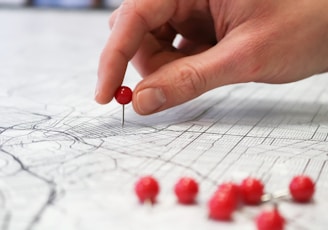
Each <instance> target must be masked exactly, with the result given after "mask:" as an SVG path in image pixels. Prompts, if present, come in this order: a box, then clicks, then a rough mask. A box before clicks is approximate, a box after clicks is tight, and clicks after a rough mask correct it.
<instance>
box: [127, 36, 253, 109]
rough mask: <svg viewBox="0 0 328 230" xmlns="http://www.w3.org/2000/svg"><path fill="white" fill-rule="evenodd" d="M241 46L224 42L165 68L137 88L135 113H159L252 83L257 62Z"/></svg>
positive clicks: (235, 42) (234, 42) (238, 43)
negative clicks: (230, 86) (219, 90)
mask: <svg viewBox="0 0 328 230" xmlns="http://www.w3.org/2000/svg"><path fill="white" fill-rule="evenodd" d="M241 44H242V43H241V42H239V41H236V40H235V41H228V42H224V41H221V42H220V43H218V44H217V45H216V46H214V47H212V48H211V49H209V50H207V51H205V52H202V53H199V54H197V55H193V56H188V57H184V58H180V59H177V60H175V61H172V62H170V63H168V64H165V65H163V66H162V67H160V68H159V69H157V70H156V71H155V72H153V73H152V74H150V75H149V76H147V77H145V78H144V80H142V81H141V82H140V83H139V84H138V85H137V87H136V88H135V90H134V95H133V107H134V110H135V111H136V112H137V113H139V114H142V115H147V114H151V113H155V112H159V111H162V110H165V109H168V108H170V107H173V106H176V105H179V104H182V103H184V102H186V101H189V100H191V99H193V98H196V97H198V96H200V95H201V94H203V93H205V92H207V91H209V90H211V89H214V88H216V87H219V86H223V85H227V84H232V83H239V82H245V81H249V80H251V78H252V77H253V76H254V75H253V74H252V71H253V69H254V68H253V66H254V65H253V64H252V62H253V63H255V61H254V60H252V58H249V57H252V54H251V53H252V51H251V49H250V48H249V47H248V48H247V49H245V48H243V47H244V46H242V45H241ZM239 48H240V49H239ZM255 69H258V68H255ZM253 72H254V71H253Z"/></svg>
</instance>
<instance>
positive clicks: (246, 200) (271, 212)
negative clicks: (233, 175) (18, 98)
mask: <svg viewBox="0 0 328 230" xmlns="http://www.w3.org/2000/svg"><path fill="white" fill-rule="evenodd" d="M159 191H160V187H159V183H158V182H157V180H156V179H155V178H154V177H152V176H144V177H142V178H140V179H139V180H138V181H137V183H136V184H135V193H136V195H137V196H138V198H139V201H140V202H141V203H145V202H150V203H151V204H155V203H156V197H157V195H158V194H159ZM198 191H199V188H198V183H197V182H196V181H195V180H194V179H193V178H190V177H182V178H181V179H179V180H178V182H177V183H176V184H175V187H174V193H175V195H176V197H177V201H178V202H179V203H180V204H187V205H190V204H194V203H196V197H197V194H198ZM286 192H287V194H286V195H285V196H288V193H289V196H290V197H291V199H292V200H293V201H294V202H298V203H307V202H310V201H311V200H312V197H313V194H314V192H315V183H314V182H313V181H312V179H311V178H310V177H309V176H306V175H298V176H295V177H294V178H293V179H292V180H291V182H290V183H289V191H286ZM265 195H266V194H265V193H264V184H263V183H262V181H261V180H259V179H257V178H254V177H247V178H246V179H244V180H243V181H242V182H241V183H240V184H236V183H233V182H226V183H222V184H220V185H219V186H218V188H217V190H216V191H215V192H214V193H213V195H212V196H211V197H210V199H209V201H208V216H209V217H210V218H211V219H214V220H221V221H229V220H231V219H232V215H233V213H234V212H235V211H237V209H238V208H239V207H241V205H242V204H244V205H259V204H261V203H263V202H266V201H270V200H271V201H273V205H272V208H271V209H267V210H263V211H262V212H261V213H260V214H259V215H258V216H257V217H256V226H257V229H258V230H283V229H284V226H285V224H286V220H285V218H284V217H283V216H282V215H281V213H280V211H279V210H278V207H277V203H276V201H274V200H276V199H278V198H280V197H281V196H279V197H275V196H274V194H272V195H270V196H269V199H268V200H265V199H264V198H263V197H265Z"/></svg>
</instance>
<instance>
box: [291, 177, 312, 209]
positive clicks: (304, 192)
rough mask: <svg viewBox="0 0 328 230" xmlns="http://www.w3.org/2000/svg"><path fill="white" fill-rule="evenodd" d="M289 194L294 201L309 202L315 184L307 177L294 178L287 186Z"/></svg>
mask: <svg viewBox="0 0 328 230" xmlns="http://www.w3.org/2000/svg"><path fill="white" fill-rule="evenodd" d="M289 192H290V194H291V196H292V198H293V199H294V201H296V202H300V203H305V202H309V201H310V200H311V199H312V196H313V194H314V192H315V184H314V182H313V181H312V179H311V178H310V177H308V176H305V175H299V176H295V177H294V178H293V179H292V181H291V182H290V184H289Z"/></svg>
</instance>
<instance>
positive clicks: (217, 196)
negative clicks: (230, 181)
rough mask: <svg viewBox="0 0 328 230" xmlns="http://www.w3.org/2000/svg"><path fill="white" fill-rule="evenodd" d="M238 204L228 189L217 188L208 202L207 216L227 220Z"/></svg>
mask: <svg viewBox="0 0 328 230" xmlns="http://www.w3.org/2000/svg"><path fill="white" fill-rule="evenodd" d="M237 204H238V200H237V197H236V196H235V194H234V193H233V192H231V191H228V190H224V189H222V190H217V191H216V192H215V193H214V195H213V196H212V197H211V199H210V200H209V202H208V209H209V217H210V218H212V219H215V220H223V221H229V220H231V217H232V214H233V212H234V211H235V210H236V207H237Z"/></svg>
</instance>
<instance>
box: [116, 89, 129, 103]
mask: <svg viewBox="0 0 328 230" xmlns="http://www.w3.org/2000/svg"><path fill="white" fill-rule="evenodd" d="M115 99H116V101H117V102H118V103H119V104H121V105H126V104H129V103H130V102H131V100H132V90H131V89H130V88H129V87H127V86H120V87H119V88H118V89H117V90H116V92H115Z"/></svg>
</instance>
